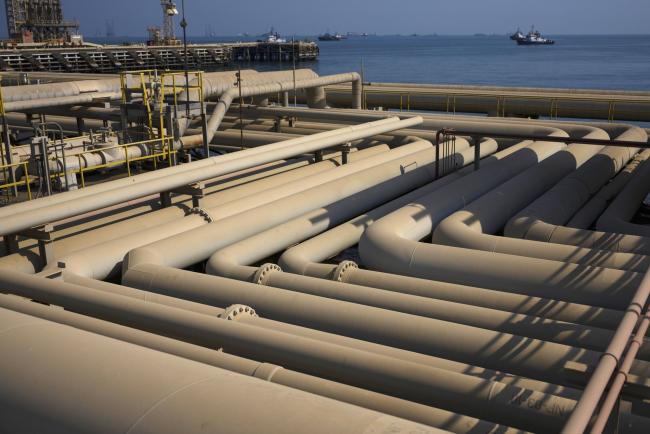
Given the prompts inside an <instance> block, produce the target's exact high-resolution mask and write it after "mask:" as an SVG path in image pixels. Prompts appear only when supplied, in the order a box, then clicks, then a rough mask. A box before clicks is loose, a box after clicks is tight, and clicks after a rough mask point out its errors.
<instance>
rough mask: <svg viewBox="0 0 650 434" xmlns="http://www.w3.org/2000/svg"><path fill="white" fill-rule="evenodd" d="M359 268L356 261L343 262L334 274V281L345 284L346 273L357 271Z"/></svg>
mask: <svg viewBox="0 0 650 434" xmlns="http://www.w3.org/2000/svg"><path fill="white" fill-rule="evenodd" d="M358 268H359V266H358V265H357V263H356V262H354V261H343V262H341V263H340V264H339V266H338V267H336V270H334V273H332V280H335V281H337V282H343V280H344V278H345V273H347V272H348V271H350V270H356V269H358Z"/></svg>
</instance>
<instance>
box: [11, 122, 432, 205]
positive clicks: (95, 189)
mask: <svg viewBox="0 0 650 434" xmlns="http://www.w3.org/2000/svg"><path fill="white" fill-rule="evenodd" d="M396 120H397V118H389V119H386V121H387V122H388V123H392V122H395V121H396ZM418 121H419V120H418ZM418 123H420V122H415V123H413V124H410V123H406V124H404V127H406V126H407V125H408V126H413V125H417V124H418ZM383 124H384V122H379V123H375V124H374V125H383ZM366 127H367V126H365V125H364V126H357V127H348V129H346V130H349V131H352V130H355V129H363V128H366ZM340 132H341V131H332V132H329V133H323V136H322V137H325V136H329V135H337V134H339V133H340ZM383 132H386V131H380V132H377V133H376V134H381V133H383ZM310 139H311V138H301V139H296V140H295V141H294V142H292V143H289V142H281V143H277V144H275V145H269V146H268V147H267V148H265V149H263V150H259V149H258V150H248V151H242V153H239V154H237V155H234V154H233V155H230V156H227V157H224V156H221V157H215V158H216V161H218V162H220V163H221V162H225V161H231V160H234V159H238V158H244V157H247V156H249V155H255V154H257V153H260V152H266V151H270V150H279V149H281V148H283V147H286V146H291V145H295V144H297V143H304V141H308V140H310ZM215 158H208V159H205V160H200V161H197V162H194V163H192V164H187V165H183V166H177V167H171V168H167V169H162V170H158V171H155V172H150V173H147V174H141V175H138V176H136V177H131V178H129V179H125V180H117V181H113V182H112V183H110V185H109V184H108V183H106V184H99V185H95V186H92V187H89V188H85V189H82V190H78V191H74V192H67V193H66V194H61V195H56V196H52V197H48V198H42V199H39V200H36V201H30V202H26V203H21V204H17V205H15V206H14V210H13V212H14V213H17V212H27V211H34V210H36V209H39V208H41V207H44V206H47V205H53V204H56V203H60V202H62V201H66V200H68V201H72V200H76V201H78V200H79V199H80V198H83V197H87V196H92V195H97V194H98V193H101V192H106V191H109V190H112V189H118V188H123V187H125V186H133V185H134V184H137V183H145V182H147V181H152V180H156V179H159V178H163V177H165V178H167V177H169V176H170V175H171V174H177V173H182V172H186V171H190V170H194V169H197V168H203V167H210V166H211V165H214V164H216V161H215ZM124 200H126V199H124ZM6 215H7V214H6V211H3V210H1V209H0V218H1V217H5V216H6Z"/></svg>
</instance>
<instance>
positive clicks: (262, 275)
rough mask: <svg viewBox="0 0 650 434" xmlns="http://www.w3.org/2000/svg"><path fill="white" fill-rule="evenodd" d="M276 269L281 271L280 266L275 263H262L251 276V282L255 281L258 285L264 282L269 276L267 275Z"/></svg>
mask: <svg viewBox="0 0 650 434" xmlns="http://www.w3.org/2000/svg"><path fill="white" fill-rule="evenodd" d="M276 271H282V268H280V266H279V265H277V264H264V265H262V266H261V267H260V268H258V269H257V271H256V272H255V275H254V276H253V283H257V284H258V285H264V284H266V280H267V279H268V278H269V275H270V274H271V273H273V272H276Z"/></svg>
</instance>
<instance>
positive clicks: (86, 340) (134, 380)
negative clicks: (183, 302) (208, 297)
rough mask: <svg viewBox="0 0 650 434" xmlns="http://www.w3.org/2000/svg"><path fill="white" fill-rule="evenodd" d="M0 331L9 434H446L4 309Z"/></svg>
mask: <svg viewBox="0 0 650 434" xmlns="http://www.w3.org/2000/svg"><path fill="white" fill-rule="evenodd" d="M0 329H2V330H3V333H2V334H1V335H0V347H1V348H2V352H3V354H4V355H5V356H3V357H2V358H1V359H0V366H1V368H2V369H1V372H2V376H1V382H2V387H1V388H0V402H2V405H0V409H1V410H0V413H1V415H2V422H1V424H2V427H3V428H4V429H5V430H7V431H11V432H25V431H30V432H56V433H63V432H68V433H69V432H73V433H82V432H95V433H115V432H127V431H128V432H130V433H148V432H156V433H179V432H198V431H201V432H210V433H229V434H232V433H250V432H268V433H288V432H289V433H305V432H314V433H328V434H329V433H332V432H345V433H358V432H405V433H406V432H413V431H414V430H415V431H417V432H423V433H424V432H430V433H440V432H442V431H440V430H437V429H435V428H430V427H425V426H423V425H419V424H414V423H412V422H408V421H405V420H401V419H397V418H394V417H391V416H387V415H382V414H381V413H376V412H372V411H369V410H365V409H361V408H359V407H356V406H351V405H348V404H344V403H341V402H337V401H334V400H329V399H325V398H322V397H318V396H316V395H312V394H308V393H305V392H301V391H297V390H295V389H289V388H285V387H282V386H278V385H274V384H272V383H268V382H263V381H260V380H257V379H253V378H249V377H245V376H242V375H238V374H234V373H231V372H228V371H224V370H222V369H219V368H215V367H212V366H207V365H204V364H202V363H196V362H192V361H189V360H186V359H182V358H179V357H176V356H172V355H167V354H164V353H161V352H158V351H153V350H150V349H147V348H143V347H140V346H137V345H132V344H128V343H125V342H121V341H118V340H115V339H110V338H106V337H103V336H99V335H96V334H93V333H88V332H85V331H81V330H77V329H74V328H72V327H68V326H64V325H61V324H57V323H53V322H50V321H45V320H41V319H37V318H35V317H32V316H28V315H24V314H20V313H17V312H12V311H9V310H6V309H0ZM80 351H81V353H80ZM9 355H11V356H9ZM17 360H19V362H17ZM35 375H36V379H35ZM98 383H101V384H102V393H97V384H98ZM224 388H226V389H227V390H228V393H224V392H223V391H224ZM116 398H118V399H116ZM188 403H189V407H188ZM249 407H253V408H255V411H254V412H252V413H251V412H248V411H242V409H243V408H249ZM324 415H334V417H323V416H324Z"/></svg>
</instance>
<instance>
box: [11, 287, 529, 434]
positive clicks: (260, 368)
mask: <svg viewBox="0 0 650 434" xmlns="http://www.w3.org/2000/svg"><path fill="white" fill-rule="evenodd" d="M176 300H178V299H176ZM199 306H203V305H199ZM0 307H2V308H4V309H9V310H13V311H15V312H19V313H22V314H26V315H31V316H35V317H38V318H41V319H44V320H48V321H53V322H57V323H60V324H65V325H68V326H72V327H75V328H77V329H81V330H85V331H88V332H92V333H96V334H100V335H103V336H106V337H110V338H113V339H118V340H121V341H125V342H129V343H132V344H135V345H139V346H142V347H146V348H150V349H152V350H157V351H162V352H165V353H168V354H172V355H175V356H179V357H183V358H185V359H190V360H193V361H195V362H199V363H204V364H207V365H211V366H215V367H217V368H222V369H226V370H229V371H233V372H236V373H238V374H242V375H247V376H250V377H255V378H258V379H260V380H264V381H269V382H271V383H276V384H280V385H283V386H288V387H292V388H294V389H298V390H302V391H305V392H310V393H314V394H316V395H320V396H324V397H327V398H331V399H335V400H337V401H342V402H346V403H348V404H353V405H358V406H360V407H363V408H367V409H369V410H374V411H378V412H381V413H386V414H389V415H391V416H395V417H401V418H403V419H406V420H410V421H413V422H417V423H422V424H425V425H428V426H432V427H437V428H441V429H449V430H453V432H456V433H462V434H470V433H474V434H491V433H494V432H495V431H498V432H500V433H504V434H523V432H522V431H518V430H515V429H512V428H508V427H503V426H499V425H495V424H493V423H490V422H485V421H482V420H478V419H475V418H472V417H469V416H464V415H462V414H456V413H451V412H448V411H445V410H440V409H437V408H433V407H429V406H425V405H422V404H417V403H415V402H410V401H405V400H401V399H399V398H393V397H391V396H388V395H382V394H379V393H376V392H371V391H369V390H364V389H360V388H357V387H352V386H348V385H345V384H342V383H335V382H333V381H329V380H325V379H322V378H318V377H314V376H310V375H305V374H302V373H300V372H296V371H292V370H289V369H284V368H282V367H281V366H277V365H272V364H269V363H260V362H256V361H253V360H250V359H245V358H242V357H237V356H234V355H231V354H226V353H224V352H223V351H215V350H212V349H208V348H204V347H200V346H197V345H192V344H188V343H186V342H182V341H178V340H175V339H170V338H166V337H164V336H160V335H156V334H153V333H148V332H145V331H141V330H137V329H133V328H129V327H124V326H121V325H118V324H114V323H111V322H107V321H102V320H98V319H95V318H92V317H87V316H84V315H79V314H76V313H73V312H69V311H65V310H62V309H56V308H52V307H48V306H44V305H42V304H39V303H32V302H29V301H26V300H23V299H20V298H18V297H11V296H7V295H0ZM219 310H220V311H221V312H223V310H221V309H219Z"/></svg>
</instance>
